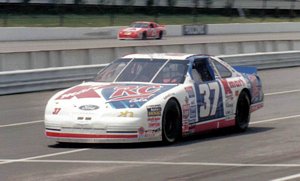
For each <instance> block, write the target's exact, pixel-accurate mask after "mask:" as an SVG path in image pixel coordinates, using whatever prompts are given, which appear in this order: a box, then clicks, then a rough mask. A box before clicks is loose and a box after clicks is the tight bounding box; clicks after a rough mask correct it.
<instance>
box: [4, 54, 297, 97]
mask: <svg viewBox="0 0 300 181" xmlns="http://www.w3.org/2000/svg"><path fill="white" fill-rule="evenodd" d="M218 57H219V58H222V59H223V60H225V61H226V62H227V63H229V64H231V65H245V66H247V65H249V66H256V67H257V68H258V69H259V70H262V69H272V68H284V67H294V66H300V51H286V52H269V53H252V54H236V55H220V56H218ZM106 65H107V64H95V65H82V66H69V67H58V68H45V69H35V70H20V71H5V72H0V95H5V94H14V93H23V92H32V91H42V90H51V89H60V88H66V87H71V86H73V85H76V84H79V83H80V82H82V81H89V80H92V79H93V78H94V76H95V75H96V74H97V72H99V70H101V69H102V68H103V67H105V66H106Z"/></svg>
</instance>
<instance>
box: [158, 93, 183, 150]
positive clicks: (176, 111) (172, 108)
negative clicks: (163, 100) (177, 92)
mask: <svg viewBox="0 0 300 181" xmlns="http://www.w3.org/2000/svg"><path fill="white" fill-rule="evenodd" d="M180 136H181V112H180V108H179V105H178V103H177V101H176V100H175V99H170V100H169V101H168V103H167V104H166V107H165V109H164V113H163V120H162V139H163V142H164V143H166V144H170V143H174V142H176V141H177V140H178V139H179V138H180Z"/></svg>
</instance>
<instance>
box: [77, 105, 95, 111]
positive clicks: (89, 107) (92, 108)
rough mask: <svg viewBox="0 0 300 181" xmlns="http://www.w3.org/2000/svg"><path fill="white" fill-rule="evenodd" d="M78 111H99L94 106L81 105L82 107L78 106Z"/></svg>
mask: <svg viewBox="0 0 300 181" xmlns="http://www.w3.org/2000/svg"><path fill="white" fill-rule="evenodd" d="M79 109H81V110H84V111H93V110H96V109H99V106H96V105H83V106H80V107H79Z"/></svg>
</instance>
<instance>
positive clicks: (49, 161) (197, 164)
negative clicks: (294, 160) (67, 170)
mask: <svg viewBox="0 0 300 181" xmlns="http://www.w3.org/2000/svg"><path fill="white" fill-rule="evenodd" d="M0 161H4V163H5V162H6V163H8V162H10V163H11V162H26V163H87V164H133V165H174V166H175V165H177V166H222V167H223V166H225V167H227V166H230V167H300V164H251V163H245V164H244V163H213V162H212V163H210V162H152V161H114V160H28V159H16V160H14V159H2V160H0Z"/></svg>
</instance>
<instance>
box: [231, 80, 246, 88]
mask: <svg viewBox="0 0 300 181" xmlns="http://www.w3.org/2000/svg"><path fill="white" fill-rule="evenodd" d="M228 84H229V87H230V88H236V87H242V86H244V81H243V80H241V79H239V80H234V81H228Z"/></svg>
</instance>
